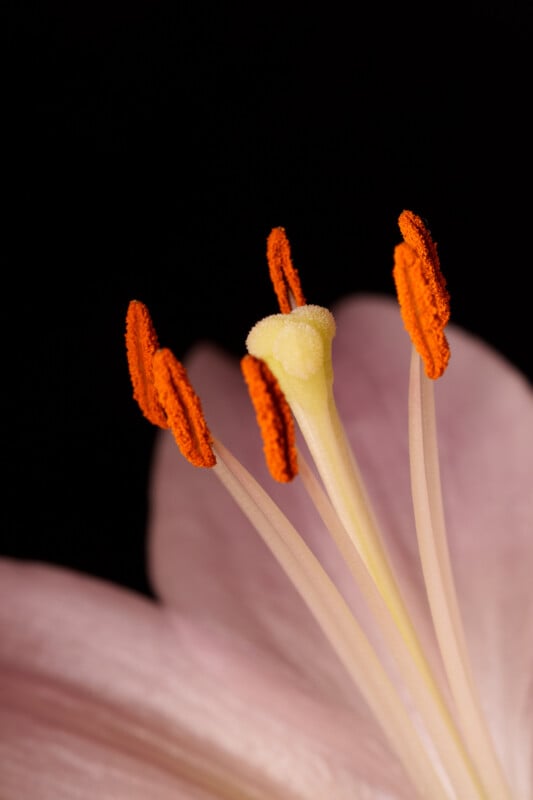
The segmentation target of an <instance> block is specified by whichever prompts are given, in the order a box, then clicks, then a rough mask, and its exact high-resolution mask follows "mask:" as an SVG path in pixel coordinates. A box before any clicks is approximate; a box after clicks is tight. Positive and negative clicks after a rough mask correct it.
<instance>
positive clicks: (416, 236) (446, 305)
mask: <svg viewBox="0 0 533 800" xmlns="http://www.w3.org/2000/svg"><path fill="white" fill-rule="evenodd" d="M398 224H399V226H400V230H401V232H402V235H403V237H404V240H405V241H404V242H403V243H402V244H399V245H397V247H396V248H395V250H394V269H393V276H394V282H395V284H396V291H397V293H398V300H399V303H400V311H401V314H402V319H403V323H404V325H405V327H406V329H407V331H408V333H409V336H410V337H411V340H412V342H413V344H414V346H415V347H416V349H417V351H418V353H419V355H420V357H421V358H422V360H423V361H424V366H425V370H426V375H427V376H428V378H432V379H436V378H440V376H441V375H442V373H443V372H444V370H445V369H446V367H447V365H448V361H449V358H450V348H449V346H448V341H447V339H446V336H445V334H444V327H445V325H446V324H447V322H448V320H449V318H450V298H449V294H448V292H447V290H446V281H445V280H444V276H443V275H442V272H441V270H440V262H439V257H438V255H437V247H436V245H435V243H434V242H433V240H432V238H431V234H430V232H429V231H428V230H427V228H426V227H425V225H424V223H423V222H422V220H421V219H420V217H418V216H416V214H413V213H412V211H403V212H402V213H401V214H400V218H399V220H398Z"/></svg>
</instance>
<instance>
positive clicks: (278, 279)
mask: <svg viewBox="0 0 533 800" xmlns="http://www.w3.org/2000/svg"><path fill="white" fill-rule="evenodd" d="M267 261H268V269H269V271H270V280H271V281H272V285H273V286H274V291H275V292H276V296H277V298H278V303H279V308H280V311H281V312H282V313H283V314H289V313H290V311H291V310H292V309H293V308H294V307H295V306H304V305H305V297H304V295H303V292H302V287H301V284H300V278H299V277H298V271H297V269H296V268H295V267H294V265H293V263H292V258H291V246H290V244H289V240H288V239H287V235H286V233H285V228H273V229H272V231H271V232H270V234H269V236H268V239H267Z"/></svg>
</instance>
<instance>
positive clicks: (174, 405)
mask: <svg viewBox="0 0 533 800" xmlns="http://www.w3.org/2000/svg"><path fill="white" fill-rule="evenodd" d="M153 374H154V384H155V388H156V391H157V395H158V397H159V401H160V403H161V405H162V407H163V408H164V410H165V414H166V418H167V421H168V427H170V428H171V430H172V433H173V434H174V438H175V440H176V442H177V445H178V447H179V449H180V451H181V453H182V455H183V456H185V458H186V459H187V460H188V461H190V462H191V464H194V466H195V467H213V466H214V465H215V464H216V458H215V454H214V453H213V448H212V447H211V441H212V440H211V434H210V432H209V428H208V427H207V423H206V421H205V417H204V415H203V411H202V406H201V404H200V398H199V397H198V395H197V394H196V392H195V391H194V389H193V388H192V385H191V383H190V381H189V378H188V376H187V371H186V369H185V367H184V366H183V364H182V363H181V362H180V361H178V359H177V358H176V357H175V355H174V354H173V353H172V351H171V350H168V349H167V348H163V349H162V350H158V351H157V352H156V353H155V354H154V358H153Z"/></svg>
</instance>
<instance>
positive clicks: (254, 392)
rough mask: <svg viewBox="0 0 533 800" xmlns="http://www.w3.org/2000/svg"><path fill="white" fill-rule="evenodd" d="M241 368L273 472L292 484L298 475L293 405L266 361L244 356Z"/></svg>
mask: <svg viewBox="0 0 533 800" xmlns="http://www.w3.org/2000/svg"><path fill="white" fill-rule="evenodd" d="M241 370H242V373H243V375H244V379H245V381H246V385H247V387H248V392H249V394H250V398H251V401H252V404H253V406H254V409H255V414H256V417H257V423H258V425H259V429H260V431H261V437H262V439H263V450H264V453H265V458H266V462H267V466H268V469H269V470H270V474H271V475H272V477H273V478H274V479H275V480H276V481H279V482H280V483H288V482H289V481H292V479H293V478H294V477H295V476H296V475H297V474H298V461H297V456H296V437H295V432H294V420H293V418H292V413H291V410H290V408H289V404H288V403H287V401H286V399H285V396H284V394H283V392H282V391H281V389H280V387H279V384H278V382H277V380H276V378H275V376H274V375H273V374H272V372H271V371H270V369H269V367H268V366H267V364H266V362H265V361H263V360H262V359H260V358H256V357H255V356H251V355H247V356H244V358H243V359H242V360H241Z"/></svg>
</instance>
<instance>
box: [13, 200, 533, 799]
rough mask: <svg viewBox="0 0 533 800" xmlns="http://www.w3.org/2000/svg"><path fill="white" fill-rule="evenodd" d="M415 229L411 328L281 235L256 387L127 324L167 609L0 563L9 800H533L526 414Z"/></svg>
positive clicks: (403, 274)
mask: <svg viewBox="0 0 533 800" xmlns="http://www.w3.org/2000/svg"><path fill="white" fill-rule="evenodd" d="M399 222H400V229H401V232H402V235H403V239H404V241H403V242H402V243H401V244H399V245H398V247H397V248H396V251H395V268H394V278H395V282H396V287H397V291H398V297H399V301H400V306H401V314H400V313H399V312H398V308H397V306H396V304H395V303H393V301H392V300H390V299H387V298H380V297H374V296H365V297H355V298H348V299H346V300H344V301H343V302H341V303H340V304H339V306H338V307H337V308H336V309H335V313H334V315H332V314H331V313H330V312H329V311H327V310H326V309H323V308H320V307H318V306H312V305H307V304H306V302H305V298H304V295H303V292H302V289H301V286H300V282H299V278H298V274H297V272H296V270H295V269H294V266H293V264H292V259H291V254H290V248H289V243H288V240H287V238H286V235H285V232H284V230H283V229H275V230H274V231H272V233H271V235H270V237H269V239H268V251H267V254H268V262H269V266H270V269H271V275H272V277H273V283H274V286H275V289H276V293H277V296H278V300H279V306H280V312H281V313H279V314H275V315H273V316H272V317H268V318H266V319H265V320H262V321H260V322H259V323H258V324H257V325H256V326H255V327H254V328H253V329H252V331H251V332H250V334H249V336H248V340H247V347H248V355H247V356H245V358H244V359H243V361H242V365H241V369H242V373H243V375H244V380H243V375H242V374H241V371H239V369H238V365H236V364H235V363H234V362H233V360H232V359H230V358H229V357H228V356H226V355H224V354H223V353H221V352H219V351H218V350H217V349H216V348H214V347H212V346H208V345H201V346H198V347H196V348H195V350H194V351H193V353H192V354H191V356H190V358H189V360H188V366H187V370H185V368H184V367H183V365H181V364H180V363H179V362H178V361H177V359H175V357H174V356H173V355H172V353H171V352H170V351H169V350H166V349H160V348H159V343H158V340H157V336H156V334H155V330H154V328H153V325H152V322H151V319H150V316H149V314H148V311H147V309H146V307H145V306H144V305H143V304H142V303H139V302H133V303H132V304H131V305H130V308H129V312H128V335H127V344H128V356H129V365H130V372H131V375H132V381H133V385H134V394H135V397H136V399H137V401H138V403H139V405H140V407H141V410H142V411H143V413H144V414H145V416H146V417H147V418H148V419H150V421H152V422H153V423H155V424H157V425H159V426H161V427H163V428H169V429H170V430H165V431H164V432H162V433H161V434H160V436H159V438H158V442H157V448H156V454H155V460H154V468H153V477H152V487H151V520H150V531H149V567H150V572H151V577H152V582H153V586H154V590H155V592H156V594H157V596H158V598H159V602H157V603H156V602H152V601H151V600H148V599H146V598H143V597H140V596H138V595H136V594H135V593H133V592H128V591H125V590H123V589H119V588H118V587H114V586H111V585H107V584H105V583H104V582H102V581H98V580H96V579H93V578H89V577H84V576H81V575H75V574H73V573H70V572H68V571H67V570H62V569H58V568H54V567H51V566H44V565H37V564H33V565H28V564H21V563H17V562H14V561H7V560H4V561H0V592H1V593H2V602H1V603H0V674H1V680H0V797H1V798H2V800H89V798H90V799H91V800H93V798H95V797H97V798H103V800H145V799H146V798H150V800H167V799H168V800H171V799H172V800H176V799H177V798H184V799H185V798H191V800H215V798H223V799H224V800H234V799H235V800H236V799H237V798H238V799H239V800H267V798H268V800H277V799H278V798H279V800H282V799H283V800H330V799H331V800H353V798H358V799H361V800H367V799H369V800H370V799H372V800H374V799H376V800H377V799H378V798H379V799H380V800H385V799H387V800H411V799H412V798H425V799H426V800H531V799H532V798H533V683H532V677H531V676H532V674H533V671H532V669H533V585H532V582H531V575H532V574H533V492H532V491H531V476H532V475H533V447H532V444H533V395H532V391H531V387H530V386H529V384H528V383H527V382H526V381H525V379H524V378H523V377H522V376H521V375H520V374H519V373H518V372H517V371H516V370H515V369H514V368H513V367H512V366H510V365H509V364H507V363H506V362H505V361H504V360H503V359H502V358H501V357H500V356H499V355H498V354H496V353H494V352H493V351H491V350H490V348H488V347H487V346H486V345H484V344H483V343H482V342H480V341H479V340H478V339H476V338H475V337H473V336H471V335H469V334H468V333H466V332H464V331H461V330H459V329H457V328H455V327H454V326H453V325H449V326H448V327H447V328H446V333H445V332H444V328H445V326H446V325H447V323H448V317H449V298H448V294H447V291H446V286H445V282H444V278H443V277H442V274H441V271H440V264H439V260H438V255H437V249H436V245H435V243H434V242H433V240H432V238H431V235H430V233H429V231H428V230H427V228H426V227H425V225H424V224H423V222H422V220H421V219H420V218H419V217H417V216H416V215H415V214H413V213H412V212H409V211H405V212H403V213H402V215H401V217H400V220H399ZM405 329H407V332H406V330H405ZM409 337H410V338H411V343H410V341H409ZM450 354H451V358H450ZM448 361H449V364H448ZM245 384H246V386H247V387H248V392H249V395H250V397H248V394H247V392H246V388H245ZM193 386H194V388H193ZM199 397H201V403H200V399H199ZM250 398H251V402H250ZM294 420H295V421H296V423H297V425H298V431H295V426H294ZM256 421H257V422H258V423H259V427H260V430H261V434H262V437H263V450H264V456H265V457H266V458H264V456H263V452H262V448H261V444H260V439H259V435H258V434H257V430H256ZM176 444H177V445H178V447H179V449H180V450H181V454H180V452H178V447H176ZM229 448H231V450H230V449H229ZM183 456H185V457H183ZM190 462H192V465H191V463H190Z"/></svg>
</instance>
